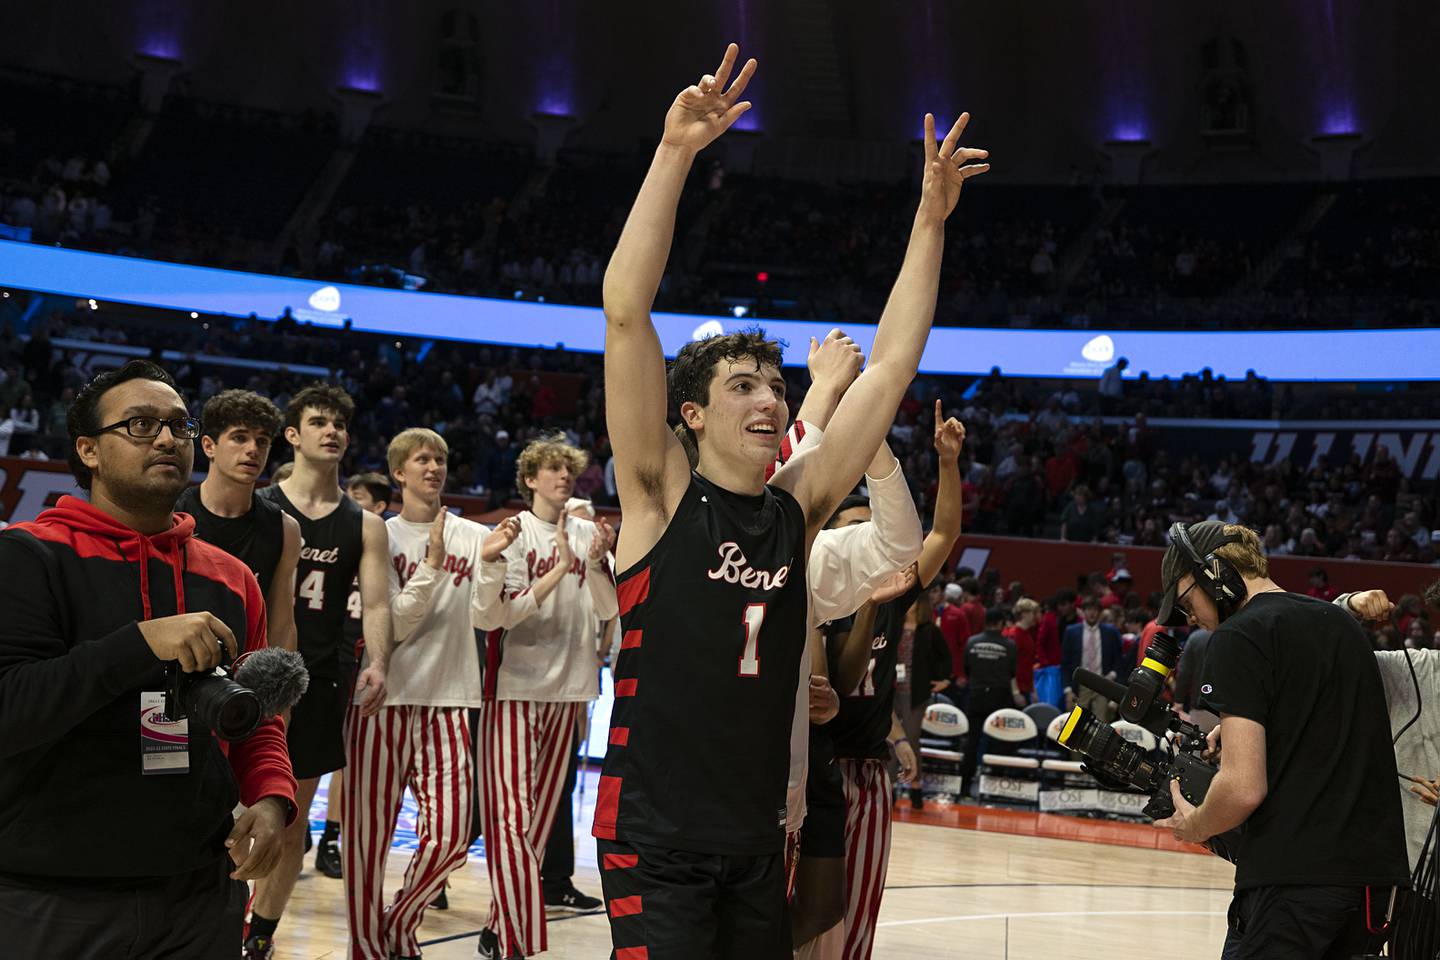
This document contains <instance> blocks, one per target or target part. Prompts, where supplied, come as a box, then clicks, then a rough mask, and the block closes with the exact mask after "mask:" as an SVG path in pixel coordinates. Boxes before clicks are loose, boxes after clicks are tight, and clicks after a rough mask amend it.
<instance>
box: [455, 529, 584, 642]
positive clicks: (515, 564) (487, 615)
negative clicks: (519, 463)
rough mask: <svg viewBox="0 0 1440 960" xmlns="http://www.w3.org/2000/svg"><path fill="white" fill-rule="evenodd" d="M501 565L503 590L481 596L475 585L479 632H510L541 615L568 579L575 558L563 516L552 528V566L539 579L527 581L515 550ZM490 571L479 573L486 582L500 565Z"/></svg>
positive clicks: (473, 613)
mask: <svg viewBox="0 0 1440 960" xmlns="http://www.w3.org/2000/svg"><path fill="white" fill-rule="evenodd" d="M502 560H503V561H504V577H505V582H504V587H503V588H502V589H501V590H499V591H498V593H491V592H489V591H486V592H485V595H484V596H482V595H481V588H480V586H479V584H477V585H476V591H477V592H476V599H475V605H474V606H473V608H472V610H471V620H472V622H473V623H474V625H475V626H476V627H478V628H479V629H481V630H512V629H514V628H515V627H517V626H519V625H520V624H522V623H524V622H525V621H526V620H529V619H530V618H531V617H532V616H534V615H535V614H537V613H539V612H540V608H541V606H543V605H544V603H545V601H546V599H547V598H548V597H549V596H550V594H552V593H554V592H555V588H556V587H558V586H560V581H561V580H564V579H565V578H566V577H567V576H569V575H570V567H571V565H572V564H573V563H574V562H575V555H574V553H573V552H572V551H571V548H570V538H569V535H568V534H567V533H566V530H565V515H564V514H563V513H562V514H561V515H560V520H559V522H558V523H556V524H555V563H554V564H553V565H552V566H551V567H550V569H549V570H547V571H546V572H545V574H544V575H543V576H541V577H538V578H537V579H535V580H534V581H531V580H530V571H529V569H528V568H527V566H526V565H525V563H524V561H523V559H522V558H521V557H520V556H519V553H518V550H514V549H510V550H507V552H506V555H505V556H504V557H502ZM488 566H489V570H482V575H483V576H484V577H485V579H486V581H487V582H488V581H489V580H490V579H491V577H492V576H494V573H495V572H498V571H499V568H500V565H499V564H489V565H488Z"/></svg>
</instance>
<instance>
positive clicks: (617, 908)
mask: <svg viewBox="0 0 1440 960" xmlns="http://www.w3.org/2000/svg"><path fill="white" fill-rule="evenodd" d="M644 912H645V905H644V903H643V901H642V900H641V898H640V895H639V894H636V895H635V896H633V897H616V898H615V899H614V900H611V901H610V918H611V919H612V920H613V919H615V918H617V917H633V916H637V915H639V914H642V913H644Z"/></svg>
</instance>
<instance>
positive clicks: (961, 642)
mask: <svg viewBox="0 0 1440 960" xmlns="http://www.w3.org/2000/svg"><path fill="white" fill-rule="evenodd" d="M964 598H965V591H963V590H961V589H960V584H958V583H947V584H946V585H945V606H944V607H943V608H942V609H941V610H940V635H941V636H943V637H944V638H945V646H947V647H949V648H950V663H951V665H952V667H953V673H952V677H953V678H954V680H955V682H956V683H960V682H963V681H964V679H965V641H967V640H968V639H970V618H969V617H967V616H965V613H964V611H962V610H961V609H960V604H961V603H962V602H963V600H964Z"/></svg>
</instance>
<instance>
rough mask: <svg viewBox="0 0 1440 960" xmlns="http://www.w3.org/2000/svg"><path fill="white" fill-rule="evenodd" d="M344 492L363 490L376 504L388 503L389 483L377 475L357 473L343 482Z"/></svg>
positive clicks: (381, 475)
mask: <svg viewBox="0 0 1440 960" xmlns="http://www.w3.org/2000/svg"><path fill="white" fill-rule="evenodd" d="M345 490H346V492H347V493H348V492H349V491H351V490H364V491H365V492H366V493H368V494H370V499H371V500H374V501H376V502H377V503H383V504H386V505H388V504H389V503H390V481H389V480H387V479H385V477H384V475H383V474H379V473H357V474H355V476H353V477H351V478H350V479H349V480H346V481H345Z"/></svg>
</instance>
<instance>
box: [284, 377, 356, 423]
mask: <svg viewBox="0 0 1440 960" xmlns="http://www.w3.org/2000/svg"><path fill="white" fill-rule="evenodd" d="M306 410H320V411H323V412H325V413H333V414H336V415H338V416H339V417H340V419H341V420H344V421H345V423H346V425H347V426H348V425H349V424H350V422H351V421H353V420H354V419H355V401H354V400H351V399H350V394H348V393H346V392H345V391H344V390H342V389H340V388H339V387H337V386H335V384H333V383H319V382H317V383H312V384H310V386H308V387H305V388H304V389H302V390H298V391H296V393H295V396H293V397H291V398H290V402H289V403H287V404H286V405H285V426H286V428H287V429H288V428H290V427H294V428H295V429H296V430H299V429H300V421H301V420H302V419H303V418H304V416H305V411H306Z"/></svg>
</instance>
